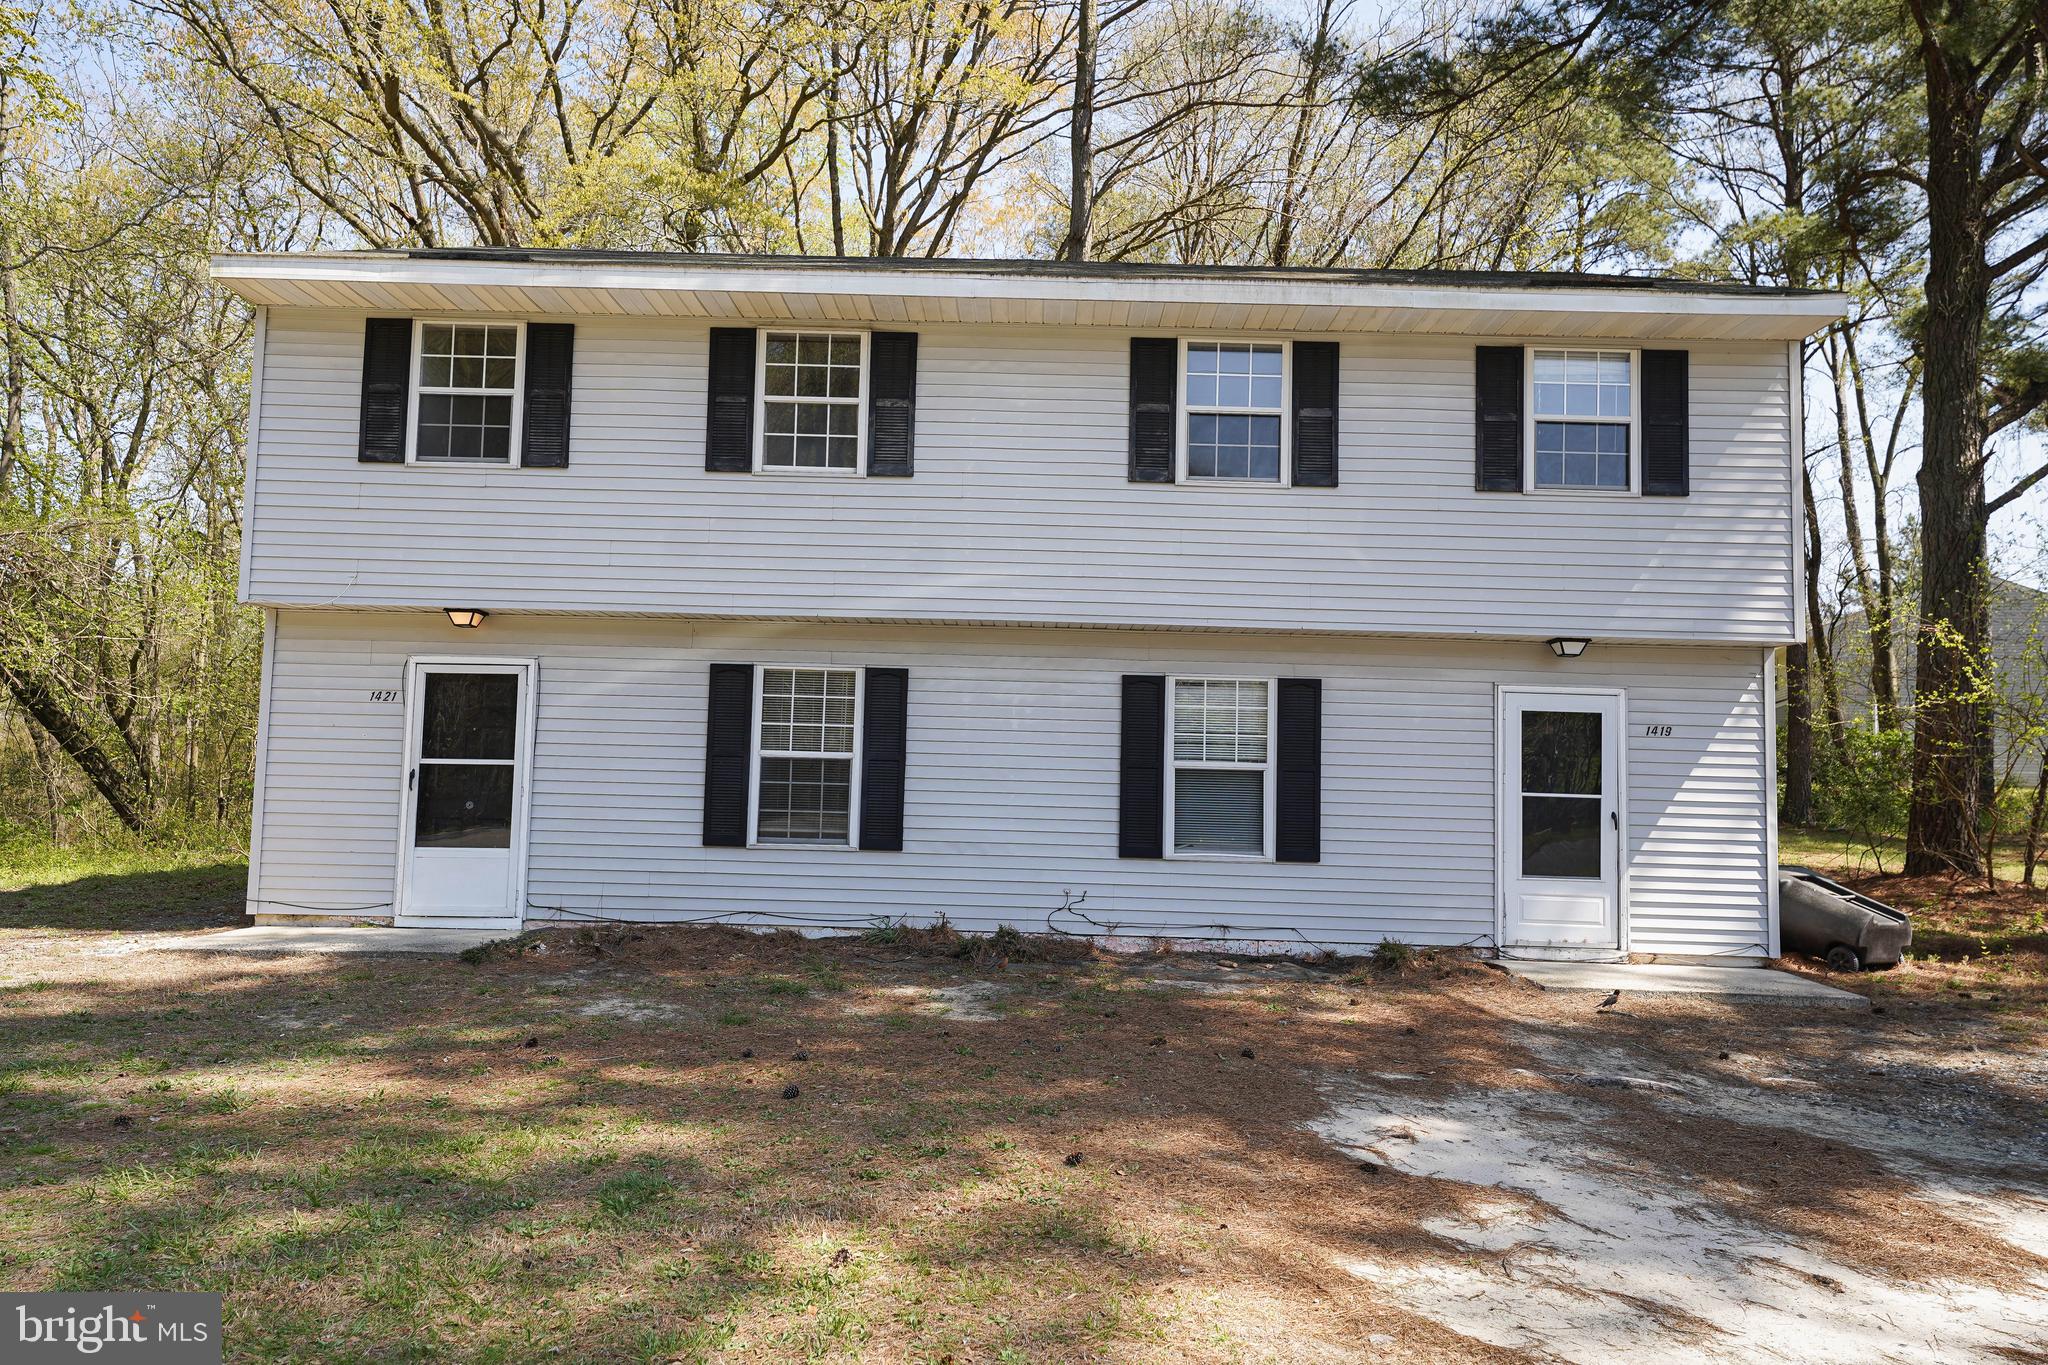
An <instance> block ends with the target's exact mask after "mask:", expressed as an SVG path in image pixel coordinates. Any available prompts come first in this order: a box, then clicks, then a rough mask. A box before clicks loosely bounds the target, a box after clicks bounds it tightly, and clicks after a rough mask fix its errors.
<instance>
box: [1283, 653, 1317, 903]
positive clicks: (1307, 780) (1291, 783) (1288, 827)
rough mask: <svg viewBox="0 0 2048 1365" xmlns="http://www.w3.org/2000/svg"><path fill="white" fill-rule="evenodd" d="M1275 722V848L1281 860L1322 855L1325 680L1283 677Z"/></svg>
mask: <svg viewBox="0 0 2048 1365" xmlns="http://www.w3.org/2000/svg"><path fill="white" fill-rule="evenodd" d="M1277 710H1278V712H1279V714H1278V715H1277V716H1276V717H1275V721H1274V737H1273V755H1274V759H1275V769H1276V771H1277V773H1278V777H1279V783H1280V786H1279V789H1278V790H1277V791H1275V792H1274V793H1273V823H1274V830H1273V852H1274V856H1275V858H1276V859H1277V860H1278V861H1280V862H1283V863H1319V862H1321V861H1322V860H1323V682H1322V679H1320V678H1282V679H1281V680H1280V696H1279V706H1278V707H1277Z"/></svg>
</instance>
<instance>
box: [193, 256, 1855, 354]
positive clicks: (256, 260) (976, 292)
mask: <svg viewBox="0 0 2048 1365" xmlns="http://www.w3.org/2000/svg"><path fill="white" fill-rule="evenodd" d="M213 278H214V279H215V281H217V282H218V283H220V284H222V285H224V286H226V287H227V288H229V289H232V290H235V291H236V292H237V293H240V294H242V295H243V296H244V297H247V298H250V299H252V300H253V301H256V302H270V301H272V299H271V298H270V296H269V295H268V294H266V292H265V291H264V288H263V286H265V285H266V284H309V285H318V286H325V287H326V290H327V291H328V292H333V291H340V292H341V293H343V294H346V293H347V292H348V291H349V290H350V289H351V288H352V287H362V288H366V289H376V288H378V287H388V286H416V287H426V288H430V289H431V288H433V287H436V286H445V287H451V288H456V289H461V290H477V289H504V290H514V291H517V290H529V289H531V290H540V291H547V292H550V293H554V292H565V291H566V292H573V293H575V294H577V295H579V296H581V297H582V298H583V299H587V300H591V301H593V302H594V301H597V300H599V299H601V298H603V297H604V296H610V298H611V299H612V300H613V302H612V303H611V305H610V306H596V307H592V308H591V309H590V311H592V312H598V313H605V312H630V313H638V312H643V311H657V310H645V309H638V308H630V307H620V306H619V305H618V302H617V300H619V299H620V298H621V296H630V295H633V294H636V293H642V294H674V295H690V294H720V295H726V296H749V295H754V296H762V297H771V298H772V297H774V296H799V297H801V296H818V295H834V296H839V297H842V298H864V299H870V300H876V301H882V300H889V299H903V300H970V299H971V300H980V301H1015V302H1023V303H1036V304H1059V303H1074V304H1103V303H1118V304H1134V305H1162V306H1169V307H1171V306H1175V305H1179V306H1182V307H1187V306H1195V307H1203V306H1226V307H1227V306H1233V305H1234V306H1242V307H1265V308H1272V307H1276V306H1278V307H1285V308H1310V309H1313V308H1327V309H1373V310H1387V311H1389V312H1396V313H1407V314H1415V313H1437V314H1449V315H1452V316H1453V317H1454V318H1458V315H1471V314H1475V313H1483V314H1488V315H1500V316H1503V317H1505V316H1507V315H1513V314H1524V315H1530V314H1533V315H1539V316H1541V315H1549V316H1559V315H1571V314H1596V315H1606V316H1609V317H1616V316H1619V317H1635V318H1640V319H1643V320H1645V321H1647V320H1650V319H1655V318H1666V319H1671V320H1673V321H1674V322H1682V321H1684V320H1697V321H1704V320H1707V319H1717V318H1718V319H1735V318H1740V319H1748V320H1752V322H1754V321H1761V320H1769V326H1768V328H1767V329H1766V332H1765V334H1767V335H1770V336H1774V337H1779V338H1783V339H1787V340H1789V339H1791V338H1793V337H1798V336H1805V335H1807V334H1809V333H1811V332H1813V331H1815V330H1818V329H1819V328H1820V327H1823V326H1825V325H1826V324H1827V323H1829V322H1831V321H1833V320H1834V319H1836V318H1839V317H1841V316H1843V314H1844V311H1845V306H1846V299H1845V298H1844V296H1842V295H1838V294H1811V295H1770V294H1717V293H1709V292H1701V293H1697V294H1688V293H1683V292H1678V291H1673V290H1669V289H1655V290H1652V289H1632V288H1627V287H1619V288H1610V289H1603V288H1598V287H1586V288H1556V289H1547V288H1546V289H1531V288H1525V287H1524V288H1517V287H1503V286H1493V285H1485V284H1477V283H1475V284H1471V285H1442V284H1396V283H1387V284H1381V283H1372V282H1350V281H1334V280H1283V279H1274V278H1273V277H1271V276H1260V277H1255V278H1246V279H1241V280H1238V279H1218V278H1214V277H1208V276H1201V277H1196V276H1186V277H1180V278H1173V277H1164V278H1162V277H1154V276H1146V277H1135V276H1128V277H1127V276H1060V275H1043V274H1035V273H1034V274H1019V273H1013V272H1006V271H1001V270H995V269H991V270H989V271H987V272H985V273H984V272H979V271H970V270H961V269H951V270H945V271H929V272H919V271H916V270H914V269H899V268H894V267H892V268H889V269H886V270H863V269H860V268H858V267H854V268H837V269H832V268H820V267H804V268H799V269H778V268H776V267H774V266H754V265H749V266H744V267H736V266H730V265H727V266H717V265H706V266H689V265H676V264H671V263H660V264H653V263H650V264H647V265H632V264H620V263H614V262H587V263H585V262H574V263H571V262H556V261H537V262H536V261H469V260H412V259H402V258H395V257H389V256H361V255H347V254H318V253H308V254H298V255H288V254H278V255H259V254H230V255H221V256H216V257H214V259H213ZM365 306H377V305H376V304H375V303H374V302H373V301H371V300H369V299H368V298H366V299H365ZM658 311H661V312H672V311H675V310H673V309H661V310H658ZM686 311H687V310H686ZM1458 320H1460V321H1462V320H1463V319H1462V318H1458ZM1454 330H1463V329H1462V328H1457V329H1454ZM1484 330H1486V331H1489V332H1491V331H1496V330H1498V329H1497V328H1495V327H1488V328H1486V329H1484ZM1750 334H1751V335H1757V332H1756V331H1755V330H1752V331H1751V332H1750Z"/></svg>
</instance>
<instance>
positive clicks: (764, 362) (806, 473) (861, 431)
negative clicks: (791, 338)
mask: <svg viewBox="0 0 2048 1365" xmlns="http://www.w3.org/2000/svg"><path fill="white" fill-rule="evenodd" d="M770 332H785V333H793V334H795V335H798V336H801V335H803V334H804V333H806V332H810V333H814V334H818V335H823V336H857V337H859V338H860V393H859V395H858V396H857V397H855V398H853V399H851V400H849V399H845V398H822V399H821V398H800V399H797V400H795V401H797V402H805V403H820V402H823V403H836V404H842V405H843V404H845V403H847V402H849V401H850V402H851V403H852V404H853V410H854V427H853V432H854V440H855V443H856V444H855V450H856V451H857V454H856V455H855V457H854V462H853V468H851V469H809V468H802V467H790V466H785V465H772V464H769V463H768V462H767V453H768V450H767V447H768V334H769V333H770ZM873 335H874V334H873V332H872V331H871V330H870V329H868V328H865V327H833V326H830V325H827V326H823V327H819V326H810V325H805V324H801V323H799V324H784V325H778V326H775V327H756V328H755V329H754V472H755V473H756V474H772V475H774V476H775V477H777V478H790V477H794V478H813V479H858V478H862V477H864V476H865V475H866V474H867V472H868V365H869V359H870V356H871V355H872V354H873V350H874V347H873V345H872V338H873ZM778 398H779V395H778Z"/></svg>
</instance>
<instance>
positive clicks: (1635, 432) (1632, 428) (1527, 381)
mask: <svg viewBox="0 0 2048 1365" xmlns="http://www.w3.org/2000/svg"><path fill="white" fill-rule="evenodd" d="M1538 351H1602V352H1605V353H1606V354H1608V355H1616V354H1620V355H1626V356H1627V357H1628V416H1627V417H1544V418H1541V419H1539V418H1538V417H1537V416H1536V353H1537V352H1538ZM1539 420H1541V421H1545V422H1590V423H1592V424H1594V425H1596V426H1614V427H1618V426H1626V427H1627V428H1628V487H1626V488H1539V487H1537V486H1536V425H1537V422H1538V421H1539ZM1642 487H1643V353H1642V350H1641V348H1639V347H1634V346H1610V345H1606V344H1603V343H1601V342H1597V341H1581V342H1552V343H1547V344H1544V345H1529V346H1524V347H1523V348H1522V491H1523V492H1525V493H1537V494H1541V495H1542V496H1544V497H1546V498H1554V497H1567V498H1589V497H1590V498H1634V497H1640V496H1641V495H1642Z"/></svg>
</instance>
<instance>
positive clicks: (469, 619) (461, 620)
mask: <svg viewBox="0 0 2048 1365" xmlns="http://www.w3.org/2000/svg"><path fill="white" fill-rule="evenodd" d="M442 610H444V611H446V612H447V613H448V624H449V625H451V626H454V627H455V628H456V629H457V630H475V629H476V628H477V627H478V626H480V625H482V624H483V623H484V618H485V617H486V616H489V615H490V613H489V612H487V611H485V610H483V609H482V608H480V607H444V608H442ZM1584 643H1585V642H1584V641H1581V642H1580V646H1581V648H1583V647H1584Z"/></svg>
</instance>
